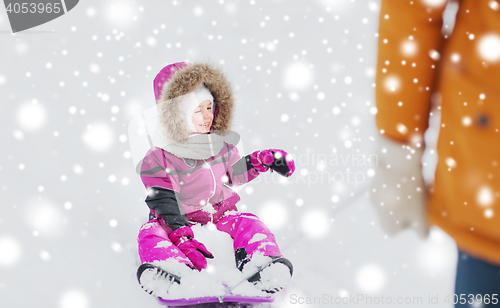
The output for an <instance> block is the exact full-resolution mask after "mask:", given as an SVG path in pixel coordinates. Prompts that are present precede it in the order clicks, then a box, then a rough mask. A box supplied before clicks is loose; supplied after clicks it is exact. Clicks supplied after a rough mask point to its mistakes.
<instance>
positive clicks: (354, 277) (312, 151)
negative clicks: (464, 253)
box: [0, 0, 456, 308]
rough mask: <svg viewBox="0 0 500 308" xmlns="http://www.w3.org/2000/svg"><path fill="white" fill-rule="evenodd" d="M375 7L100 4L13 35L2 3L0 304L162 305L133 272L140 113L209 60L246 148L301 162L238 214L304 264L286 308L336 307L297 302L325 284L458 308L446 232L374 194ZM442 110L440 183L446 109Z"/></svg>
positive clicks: (344, 293)
mask: <svg viewBox="0 0 500 308" xmlns="http://www.w3.org/2000/svg"><path fill="white" fill-rule="evenodd" d="M379 9H380V3H379V1H371V0H366V1H361V0H315V1H278V0H273V1H270V0H268V1H264V0H245V1H229V0H217V1H215V0H209V1H181V0H175V1H171V0H170V1H161V2H160V1H154V2H153V1H130V0H119V1H118V0H103V1H95V0H87V1H81V2H80V3H79V4H78V5H77V6H76V7H75V8H74V9H72V10H71V11H70V12H68V13H67V14H65V15H64V16H62V17H60V18H58V19H55V20H53V21H51V22H49V23H46V24H43V25H40V26H38V27H36V28H33V29H30V30H27V31H24V32H20V33H18V34H15V35H14V34H12V33H11V30H10V25H9V21H8V17H7V14H6V11H5V10H3V9H1V10H0V46H1V48H0V55H1V58H2V61H0V99H1V101H0V119H1V127H2V134H1V152H0V153H1V155H0V185H1V189H0V202H1V204H0V305H1V306H2V307H60V308H69V307H71V308H90V307H123V308H125V307H157V306H159V304H158V302H157V301H156V300H155V299H154V298H153V297H151V296H150V295H148V294H146V293H145V292H144V291H143V290H142V289H141V288H140V286H139V285H138V283H137V280H136V276H135V275H136V269H137V266H138V265H139V260H138V254H137V242H136V236H137V233H138V229H139V227H140V225H141V224H142V223H144V222H145V221H146V220H147V215H148V207H147V205H146V204H145V202H144V199H145V197H146V193H145V189H144V186H143V184H142V182H141V181H140V178H139V176H138V175H137V174H136V173H135V170H134V166H133V163H132V161H133V157H132V151H131V149H130V144H129V136H128V125H129V123H130V121H131V120H132V119H133V118H134V117H135V116H137V115H138V114H141V113H142V112H143V111H145V110H147V109H148V108H151V107H153V106H154V105H155V101H154V94H153V87H152V82H153V78H154V77H155V75H156V73H157V72H158V71H159V70H160V69H161V68H162V67H164V66H165V65H167V64H170V63H173V62H179V61H189V62H194V61H198V60H201V61H207V60H208V61H212V62H213V63H216V64H218V65H220V66H221V67H222V68H223V70H224V71H225V72H226V74H227V77H228V78H229V80H230V81H231V82H232V84H233V86H234V89H235V93H236V110H235V120H234V126H233V130H235V131H237V132H238V133H239V134H240V135H241V140H242V146H243V147H244V150H245V153H240V154H241V155H242V156H243V154H249V153H251V152H253V151H255V150H259V149H268V148H280V149H284V150H285V151H287V152H289V153H291V154H293V156H294V158H295V161H296V167H297V170H296V173H295V174H294V175H293V176H292V177H291V178H288V179H286V180H284V179H282V178H281V177H280V176H279V175H277V174H275V173H273V174H270V173H268V174H265V175H261V176H260V177H259V178H258V179H256V180H255V181H253V182H251V183H249V184H248V185H246V186H245V187H243V188H242V190H241V191H240V195H241V201H240V203H239V209H240V210H242V211H248V212H252V213H255V214H257V215H258V216H259V217H260V218H261V219H262V220H263V221H264V222H265V223H266V224H267V225H268V226H269V227H270V229H271V231H273V232H274V233H275V235H276V238H277V239H278V243H279V244H280V246H281V249H282V252H283V254H284V255H285V256H286V257H288V258H289V259H290V260H291V261H292V262H293V264H294V267H295V272H294V277H293V279H292V282H291V283H290V285H289V287H288V288H287V289H286V290H285V291H284V292H281V293H280V294H279V295H278V297H277V299H276V302H275V303H274V304H273V307H297V306H300V307H318V306H323V304H309V305H308V304H299V303H298V302H295V303H294V301H293V298H295V299H297V298H299V297H301V298H303V301H304V302H306V301H307V298H309V299H311V298H313V297H320V298H322V299H323V296H324V295H325V294H326V295H327V297H328V298H331V297H333V298H334V301H335V298H341V297H348V298H349V297H354V298H358V296H359V295H363V296H365V297H366V296H371V297H372V298H375V297H378V298H380V297H381V296H383V297H384V298H388V297H391V298H392V300H393V305H394V307H397V306H405V307H406V306H414V307H421V306H432V307H451V306H452V305H451V304H449V303H446V302H445V298H446V295H448V294H451V293H452V292H453V283H454V276H455V264H456V247H455V244H454V242H453V241H452V240H451V239H450V238H449V237H448V236H447V235H446V234H444V233H443V232H442V231H440V230H439V229H433V230H432V232H431V236H430V238H429V239H428V240H427V241H421V240H419V239H418V238H417V236H416V235H415V234H413V233H411V232H409V231H406V232H404V233H403V234H401V235H399V236H397V237H395V238H388V237H387V236H385V234H384V233H383V232H382V231H381V230H380V227H379V224H378V221H377V219H376V217H375V213H374V211H373V209H372V208H371V204H370V202H369V200H368V193H367V192H368V188H369V184H370V178H371V177H372V176H373V174H374V167H375V165H376V163H377V159H376V156H375V155H374V154H373V149H372V147H373V141H374V140H375V139H374V138H375V137H376V135H377V131H376V128H375V125H374V114H375V113H376V112H377V110H376V108H375V102H374V87H375V84H374V76H375V69H376V68H375V60H376V54H377V52H376V42H377V25H378V21H377V19H378V13H379ZM431 122H432V123H433V125H432V126H433V127H434V128H431V129H430V130H429V131H428V134H427V136H426V137H427V139H428V142H429V147H428V152H427V154H426V156H425V165H426V166H425V168H426V178H427V179H428V180H429V181H431V180H432V174H433V171H432V170H433V165H434V164H435V161H436V158H435V155H436V154H435V152H434V150H433V145H432V144H433V142H435V136H436V128H435V127H438V126H439V118H438V116H437V115H436V114H434V116H433V117H432V121H431ZM436 296H438V300H439V301H438V302H435V300H434V299H433V300H432V302H431V303H429V297H432V298H435V297H436ZM398 298H401V299H402V300H403V301H404V302H406V304H401V305H398V304H394V303H395V302H396V300H397V299H398ZM415 298H417V300H416V301H415ZM418 298H421V301H420V302H418ZM400 301H401V300H400ZM329 304H331V302H329ZM431 304H432V305H431ZM353 305H354V304H353V303H352V302H351V303H348V304H345V305H338V306H339V307H343V306H345V307H350V306H353ZM324 306H327V305H324ZM357 306H362V307H370V306H380V304H379V305H376V302H374V303H373V304H370V303H369V302H364V301H359V302H358V303H357Z"/></svg>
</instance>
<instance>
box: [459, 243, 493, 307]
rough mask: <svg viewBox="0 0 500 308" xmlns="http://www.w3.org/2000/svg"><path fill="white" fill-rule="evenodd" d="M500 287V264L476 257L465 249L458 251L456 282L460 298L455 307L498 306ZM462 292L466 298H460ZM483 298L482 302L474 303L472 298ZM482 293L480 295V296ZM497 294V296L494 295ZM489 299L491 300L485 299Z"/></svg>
mask: <svg viewBox="0 0 500 308" xmlns="http://www.w3.org/2000/svg"><path fill="white" fill-rule="evenodd" d="M499 289H500V266H498V265H495V264H491V263H488V262H485V261H483V260H481V259H476V258H474V257H473V256H470V255H468V254H466V253H465V252H463V251H460V250H459V251H458V264H457V279H456V283H455V293H454V294H457V296H458V298H457V299H453V302H455V301H457V303H456V304H455V307H471V308H473V307H481V308H482V307H498V304H499V303H500V299H499V298H498V296H499V295H498V290H499ZM460 294H464V295H465V296H463V298H465V301H464V300H462V301H461V300H460ZM470 294H472V295H473V296H474V299H479V297H481V298H482V305H478V304H481V302H479V301H478V302H476V304H475V305H474V304H472V303H473V301H472V298H471V297H470ZM478 294H480V296H478ZM494 294H496V296H493V295H494ZM486 298H487V299H489V302H488V301H487V300H485V299H486Z"/></svg>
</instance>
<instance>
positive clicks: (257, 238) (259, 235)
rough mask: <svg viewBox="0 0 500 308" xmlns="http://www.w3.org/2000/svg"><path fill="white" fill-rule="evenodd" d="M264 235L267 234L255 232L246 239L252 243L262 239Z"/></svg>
mask: <svg viewBox="0 0 500 308" xmlns="http://www.w3.org/2000/svg"><path fill="white" fill-rule="evenodd" d="M266 237H267V235H265V234H262V233H255V234H254V235H253V237H252V238H251V239H250V241H248V244H252V243H255V242H258V241H262V240H263V239H265V238H266Z"/></svg>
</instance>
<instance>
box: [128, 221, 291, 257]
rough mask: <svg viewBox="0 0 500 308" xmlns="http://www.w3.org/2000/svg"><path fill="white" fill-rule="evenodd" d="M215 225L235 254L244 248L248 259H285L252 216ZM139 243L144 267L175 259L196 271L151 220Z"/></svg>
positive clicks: (271, 237) (141, 232) (144, 227)
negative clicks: (230, 240) (227, 240)
mask: <svg viewBox="0 0 500 308" xmlns="http://www.w3.org/2000/svg"><path fill="white" fill-rule="evenodd" d="M215 225H216V227H217V229H218V230H219V231H223V232H226V233H227V234H229V235H230V236H231V237H232V238H233V240H234V243H233V247H234V250H235V251H236V250H238V249H242V248H244V249H245V250H246V253H247V254H248V257H249V258H251V257H252V256H253V255H254V254H255V253H256V252H259V253H261V254H262V255H264V256H276V257H281V256H282V255H281V253H280V250H279V247H278V244H276V239H275V238H274V235H273V234H272V233H271V231H270V230H269V228H267V226H266V225H265V224H264V223H263V222H261V221H260V220H259V218H258V217H257V216H255V215H253V214H249V213H236V214H230V215H227V216H224V217H222V218H221V219H220V220H219V221H218V222H217V223H216V224H215ZM195 238H196V235H195ZM138 243H139V256H140V258H141V262H142V263H151V262H153V261H164V260H168V259H174V260H177V261H178V262H180V263H184V264H186V265H188V266H190V267H193V265H192V264H191V261H189V259H188V258H187V257H186V256H185V255H184V254H183V253H182V252H181V251H180V250H179V249H177V247H176V246H175V245H174V244H172V242H171V241H170V239H169V238H168V234H167V232H166V231H165V229H163V228H162V226H161V225H160V223H159V222H158V221H157V220H151V221H149V222H147V223H145V224H144V225H142V227H141V229H140V230H139V238H138ZM215 257H216V258H217V256H215Z"/></svg>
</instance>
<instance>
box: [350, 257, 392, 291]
mask: <svg viewBox="0 0 500 308" xmlns="http://www.w3.org/2000/svg"><path fill="white" fill-rule="evenodd" d="M356 281H357V283H358V286H359V287H360V288H361V290H362V291H364V292H366V293H368V294H373V293H377V292H379V291H380V290H382V288H383V287H384V284H385V282H386V274H385V271H384V270H383V269H382V268H381V267H380V266H379V265H377V264H365V265H363V266H362V267H360V268H359V269H358V271H357V274H356Z"/></svg>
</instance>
